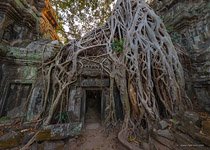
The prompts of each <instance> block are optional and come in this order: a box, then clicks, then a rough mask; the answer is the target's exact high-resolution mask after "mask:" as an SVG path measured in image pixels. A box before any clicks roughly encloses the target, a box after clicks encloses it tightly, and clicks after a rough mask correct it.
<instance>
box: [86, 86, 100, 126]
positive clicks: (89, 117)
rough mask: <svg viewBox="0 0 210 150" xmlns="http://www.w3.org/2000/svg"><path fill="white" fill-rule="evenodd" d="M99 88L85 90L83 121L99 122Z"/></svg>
mask: <svg viewBox="0 0 210 150" xmlns="http://www.w3.org/2000/svg"><path fill="white" fill-rule="evenodd" d="M101 94H102V91H101V90H86V108H85V112H86V115H85V123H101V111H102V107H101Z"/></svg>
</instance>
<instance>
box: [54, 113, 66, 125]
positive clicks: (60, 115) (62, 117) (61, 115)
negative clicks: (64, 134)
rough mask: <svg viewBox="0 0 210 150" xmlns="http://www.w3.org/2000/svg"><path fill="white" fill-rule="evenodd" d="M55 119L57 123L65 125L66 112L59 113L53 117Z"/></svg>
mask: <svg viewBox="0 0 210 150" xmlns="http://www.w3.org/2000/svg"><path fill="white" fill-rule="evenodd" d="M55 119H56V120H58V122H61V123H66V122H67V121H68V114H67V112H59V113H58V114H57V115H56V116H55Z"/></svg>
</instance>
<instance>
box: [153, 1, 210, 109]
mask: <svg viewBox="0 0 210 150" xmlns="http://www.w3.org/2000/svg"><path fill="white" fill-rule="evenodd" d="M151 6H152V7H153V8H154V9H155V10H156V12H157V13H158V14H159V15H160V16H161V18H162V19H163V21H164V23H165V25H166V28H167V30H168V32H169V33H170V35H171V37H172V40H173V42H174V43H179V44H180V45H181V46H182V47H183V48H184V49H185V52H186V54H187V56H188V61H186V60H185V61H184V62H183V65H184V66H185V73H186V76H185V77H186V82H187V87H186V89H187V91H188V95H189V96H190V98H191V99H192V100H193V99H197V100H198V103H199V104H200V105H201V106H202V107H203V108H205V109H206V110H208V111H210V78H209V77H210V62H209V60H210V21H209V20H210V2H209V1H207V0H199V1H198V0H191V1H188V0H161V1H157V0H153V1H152V2H151ZM189 59H190V61H191V63H189Z"/></svg>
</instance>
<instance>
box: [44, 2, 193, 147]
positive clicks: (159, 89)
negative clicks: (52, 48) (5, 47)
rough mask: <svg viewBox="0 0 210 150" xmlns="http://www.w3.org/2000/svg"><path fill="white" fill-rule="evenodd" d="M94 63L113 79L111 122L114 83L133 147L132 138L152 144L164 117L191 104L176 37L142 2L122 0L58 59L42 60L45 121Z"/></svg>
mask: <svg viewBox="0 0 210 150" xmlns="http://www.w3.org/2000/svg"><path fill="white" fill-rule="evenodd" d="M89 62H91V63H96V64H98V65H100V67H101V68H100V69H101V70H102V71H103V72H105V73H106V74H107V75H109V77H110V89H111V91H110V106H108V107H109V108H108V109H109V112H110V115H108V117H107V118H106V121H107V122H115V121H116V115H115V111H114V109H115V103H114V100H113V99H114V96H113V92H112V89H113V84H116V86H117V88H118V90H119V91H120V97H121V102H122V105H123V112H124V123H123V125H122V130H121V131H120V132H119V135H118V138H119V140H120V141H121V142H122V143H124V144H125V145H126V146H127V147H128V148H130V149H138V148H139V145H138V142H135V143H137V144H136V145H135V144H130V143H129V142H128V139H130V140H131V139H132V141H139V140H143V139H144V141H145V142H149V141H150V140H149V139H150V137H149V135H150V134H149V133H150V131H151V130H152V129H153V128H154V127H155V125H156V123H157V122H158V121H159V120H161V119H163V118H167V117H169V118H170V117H171V116H173V115H176V113H179V112H181V111H183V110H184V109H185V108H186V107H189V106H190V105H191V104H190V102H189V101H188V100H187V98H186V95H185V92H184V89H183V88H184V77H183V70H182V66H181V64H180V62H179V59H178V56H177V53H176V51H175V48H174V46H173V44H172V42H171V39H170V37H169V35H168V33H167V31H166V29H165V26H164V24H163V23H162V21H161V19H160V18H159V17H158V16H157V15H156V14H155V13H154V11H153V10H152V9H151V8H150V7H149V6H148V5H147V4H146V3H145V2H144V1H143V0H135V1H133V0H118V1H117V3H116V6H115V9H114V10H113V12H112V15H111V17H110V18H109V19H108V21H107V23H106V24H105V25H104V26H102V27H99V28H97V29H94V30H93V31H91V32H89V33H87V34H86V35H85V36H84V37H82V38H81V39H79V40H72V41H70V42H69V44H68V45H66V46H65V47H64V48H63V49H62V50H61V51H60V52H59V53H58V54H57V56H56V57H55V58H54V59H53V60H51V61H50V62H45V63H43V68H44V69H43V74H44V78H45V91H44V93H45V96H44V99H43V111H42V115H41V117H45V118H46V119H45V121H44V124H49V123H50V121H51V119H52V117H53V114H54V112H55V110H56V109H57V108H59V106H60V108H62V106H61V105H62V103H63V102H64V101H65V100H68V98H69V95H68V88H69V86H70V85H71V84H72V83H73V82H75V81H76V80H77V79H78V78H79V76H80V74H81V72H82V69H83V67H84V66H85V65H87V64H88V63H89ZM47 105H48V106H49V107H47ZM46 110H48V111H46Z"/></svg>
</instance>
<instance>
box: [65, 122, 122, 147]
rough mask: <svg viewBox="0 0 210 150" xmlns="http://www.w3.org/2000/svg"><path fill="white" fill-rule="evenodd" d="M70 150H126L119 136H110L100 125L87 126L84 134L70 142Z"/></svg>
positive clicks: (112, 134) (91, 124)
mask: <svg viewBox="0 0 210 150" xmlns="http://www.w3.org/2000/svg"><path fill="white" fill-rule="evenodd" d="M68 147H69V149H70V150H126V149H125V148H124V147H123V146H122V145H121V144H120V142H119V141H118V139H117V134H116V133H111V134H109V135H108V136H107V135H106V134H105V133H104V131H103V127H101V126H100V124H99V123H90V124H88V125H86V127H85V130H84V131H83V132H82V134H81V135H80V136H78V137H76V138H74V139H70V140H69V142H68Z"/></svg>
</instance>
